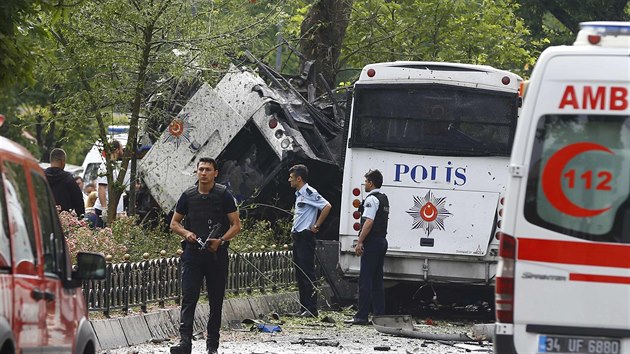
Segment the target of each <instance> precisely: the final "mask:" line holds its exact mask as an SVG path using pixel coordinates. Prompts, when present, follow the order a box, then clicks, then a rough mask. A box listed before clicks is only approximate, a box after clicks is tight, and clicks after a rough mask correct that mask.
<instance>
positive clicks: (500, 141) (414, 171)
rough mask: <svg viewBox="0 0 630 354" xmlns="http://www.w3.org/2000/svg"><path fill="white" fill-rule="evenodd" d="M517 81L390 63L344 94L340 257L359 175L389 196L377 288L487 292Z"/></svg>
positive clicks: (471, 68)
mask: <svg viewBox="0 0 630 354" xmlns="http://www.w3.org/2000/svg"><path fill="white" fill-rule="evenodd" d="M521 82H522V80H521V78H520V77H519V76H517V75H515V74H513V73H510V72H507V71H502V70H497V69H495V68H492V67H490V66H482V65H466V64H454V63H437V62H391V63H378V64H370V65H367V66H366V67H365V68H363V70H362V72H361V75H360V78H359V80H358V81H357V82H356V84H355V85H354V93H353V95H354V97H353V102H352V111H351V117H350V122H349V136H348V140H347V150H346V155H345V162H344V171H343V172H344V179H343V191H342V196H341V220H340V233H339V234H340V235H339V240H340V244H341V246H340V258H339V265H340V268H341V270H342V272H343V274H344V275H345V276H349V277H355V276H357V275H358V273H359V265H360V258H359V257H357V256H355V254H354V247H355V245H356V242H357V238H358V237H357V236H358V235H357V234H358V230H359V227H360V225H359V222H360V221H359V218H360V213H359V212H358V210H357V207H358V206H359V203H360V201H361V200H362V199H363V198H364V197H365V191H364V188H363V182H364V177H363V176H364V174H365V173H366V172H367V171H368V170H370V169H379V170H380V171H381V172H382V173H383V176H384V181H383V186H382V189H381V190H382V192H384V193H386V194H387V196H388V197H389V203H390V212H389V228H388V233H387V239H388V242H389V249H388V251H387V256H386V260H385V266H384V277H385V279H386V280H393V281H396V282H406V281H411V282H416V283H419V282H421V283H425V282H431V283H434V282H435V283H457V284H478V285H486V286H491V285H493V284H494V283H493V282H494V276H495V272H496V264H497V260H498V258H497V253H498V247H499V244H498V239H497V236H496V235H497V234H498V231H499V230H500V228H501V215H502V207H503V194H504V192H505V188H506V181H507V176H508V161H509V156H510V150H511V148H512V142H513V139H514V132H515V129H516V121H517V117H518V111H519V102H520V101H519V95H518V91H519V85H520V83H521Z"/></svg>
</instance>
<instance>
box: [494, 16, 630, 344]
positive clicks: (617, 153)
mask: <svg viewBox="0 0 630 354" xmlns="http://www.w3.org/2000/svg"><path fill="white" fill-rule="evenodd" d="M581 26H582V27H581V28H582V29H581V31H580V32H579V34H578V37H577V40H576V41H575V43H574V45H573V46H562V47H552V48H549V49H547V50H545V51H544V52H543V53H542V55H541V56H540V58H539V60H538V63H537V64H536V66H535V68H534V71H533V73H532V77H531V80H530V81H529V87H528V88H527V92H526V96H525V98H524V104H523V110H522V114H521V117H520V121H519V123H518V126H517V130H516V138H515V141H514V148H513V150H512V156H511V161H510V168H509V170H510V177H509V183H508V189H507V193H506V205H505V210H504V211H505V213H504V216H503V222H504V225H503V234H502V235H501V240H500V243H501V244H500V249H499V256H500V261H499V266H498V268H499V269H498V273H497V279H496V320H497V323H496V337H495V341H494V346H495V353H500V354H510V353H527V354H533V353H582V354H584V353H588V354H591V353H593V354H594V353H598V354H618V353H630V107H629V105H628V101H629V99H630V96H629V95H628V90H629V89H630V22H587V23H582V24H581Z"/></svg>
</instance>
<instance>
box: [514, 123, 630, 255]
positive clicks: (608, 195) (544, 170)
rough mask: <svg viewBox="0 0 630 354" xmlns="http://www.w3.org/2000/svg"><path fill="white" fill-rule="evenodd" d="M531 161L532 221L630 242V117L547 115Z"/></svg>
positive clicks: (593, 237)
mask: <svg viewBox="0 0 630 354" xmlns="http://www.w3.org/2000/svg"><path fill="white" fill-rule="evenodd" d="M530 166H531V168H530V171H529V179H528V183H527V196H526V200H525V211H524V212H525V217H526V219H527V220H528V221H530V222H531V223H533V224H536V225H539V226H542V227H545V228H547V229H549V230H553V231H557V232H561V233H563V234H566V235H570V236H573V237H578V238H581V239H585V240H591V241H601V242H621V243H630V200H629V198H628V195H629V194H630V183H628V181H630V116H613V115H585V114H581V115H545V116H542V117H541V119H540V120H539V122H538V126H537V129H536V136H535V142H534V148H533V151H532V160H531V164H530Z"/></svg>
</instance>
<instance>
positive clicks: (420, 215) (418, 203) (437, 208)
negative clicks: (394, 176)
mask: <svg viewBox="0 0 630 354" xmlns="http://www.w3.org/2000/svg"><path fill="white" fill-rule="evenodd" d="M445 204H446V197H442V198H436V197H435V196H434V195H433V193H432V192H431V191H430V190H429V191H428V192H427V194H426V195H425V196H424V197H418V196H415V195H414V196H413V206H412V207H411V208H410V209H409V210H408V211H407V214H409V215H410V216H411V217H412V218H413V221H412V224H411V229H412V230H414V229H423V230H424V231H425V232H426V233H427V236H429V235H431V232H432V231H433V230H435V229H437V230H444V219H445V218H447V217H449V216H451V215H453V214H451V213H450V212H449V211H448V210H446V207H445Z"/></svg>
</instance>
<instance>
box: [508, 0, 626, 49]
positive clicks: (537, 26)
mask: <svg viewBox="0 0 630 354" xmlns="http://www.w3.org/2000/svg"><path fill="white" fill-rule="evenodd" d="M518 2H519V4H521V8H520V9H519V10H518V14H519V16H521V17H522V18H524V19H525V21H526V22H527V25H528V26H529V28H530V29H531V38H532V40H535V41H547V42H548V45H562V44H571V43H573V41H574V40H575V36H576V35H577V32H578V31H579V29H580V28H579V27H580V26H579V25H580V22H585V21H628V20H630V1H628V0H581V1H570V0H559V1H548V0H519V1H518Z"/></svg>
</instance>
